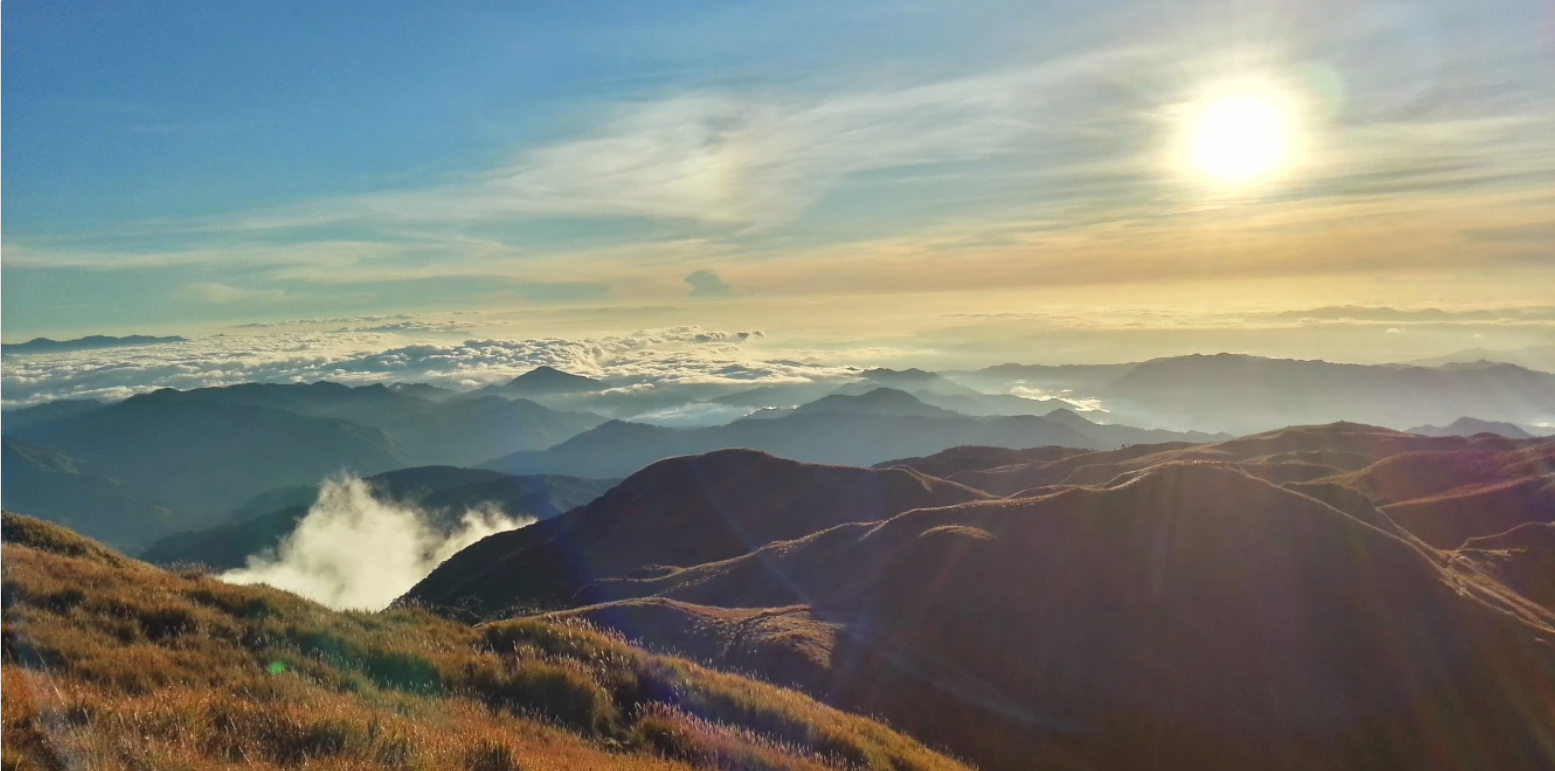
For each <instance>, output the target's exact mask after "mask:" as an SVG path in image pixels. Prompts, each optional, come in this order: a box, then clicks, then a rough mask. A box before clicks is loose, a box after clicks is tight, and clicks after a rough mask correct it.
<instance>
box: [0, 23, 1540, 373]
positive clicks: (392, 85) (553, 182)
mask: <svg viewBox="0 0 1555 771" xmlns="http://www.w3.org/2000/svg"><path fill="white" fill-rule="evenodd" d="M0 14H3V19H0V21H3V26H0V29H3V45H0V52H3V53H0V55H3V81H4V82H3V95H4V103H3V108H4V118H5V119H4V121H3V124H0V132H3V149H4V164H3V169H0V174H3V188H4V196H3V203H4V212H3V215H4V217H3V231H0V247H3V258H0V263H3V271H0V272H3V275H0V282H3V283H0V285H3V303H0V315H3V319H0V335H3V337H4V339H5V341H6V342H17V341H22V340H26V339H30V338H32V337H35V336H40V335H46V336H51V337H56V338H61V337H73V336H78V335H85V334H130V333H149V334H180V335H185V336H188V337H191V338H197V339H200V340H204V341H205V343H204V345H206V346H207V348H201V349H200V350H207V349H209V350H215V349H216V348H219V349H220V350H222V351H225V352H227V354H230V355H232V356H238V355H249V356H260V355H261V354H259V353H255V352H257V351H263V350H274V349H276V348H278V347H285V346H293V347H297V346H302V348H300V349H299V350H310V349H308V348H307V346H314V347H315V349H328V350H330V351H332V353H330V354H329V356H333V357H336V358H335V359H331V361H335V360H342V361H343V360H353V361H354V360H355V358H354V357H359V356H367V355H377V353H381V352H383V351H389V350H396V349H399V348H402V347H405V346H407V345H433V346H452V347H458V346H461V345H463V341H465V340H470V339H474V340H505V341H509V342H510V343H511V342H512V341H527V342H526V343H525V344H526V345H528V344H532V343H534V342H535V341H546V340H551V341H555V340H565V341H566V342H567V345H572V346H577V345H582V346H584V347H585V348H587V347H588V346H589V345H595V343H591V342H590V341H599V340H621V339H629V338H631V336H632V335H639V336H646V337H648V338H652V339H659V338H662V337H664V336H665V335H666V334H667V333H665V332H663V330H677V329H685V328H696V329H698V330H702V332H701V333H703V334H706V333H717V334H733V333H735V332H738V331H754V330H760V331H762V332H763V335H762V336H761V337H753V336H748V337H747V338H744V342H742V343H741V344H744V345H748V346H752V347H756V348H759V349H760V350H759V353H760V356H759V358H762V359H763V360H776V359H777V358H781V357H785V356H792V357H797V358H795V359H793V360H795V361H799V360H801V359H802V360H803V361H805V362H808V363H809V364H808V365H807V366H810V365H813V366H818V367H829V366H833V365H838V364H841V363H843V362H844V361H847V362H859V363H886V364H892V363H920V362H921V363H927V364H933V365H944V366H971V365H975V364H979V363H982V364H991V363H996V362H1000V361H1010V360H1022V361H1053V362H1066V361H1113V360H1132V359H1139V358H1147V357H1148V356H1150V355H1152V354H1170V353H1182V352H1191V351H1201V352H1214V351H1217V350H1236V351H1244V352H1253V353H1261V354H1266V355H1290V356H1305V357H1311V358H1317V357H1325V358H1333V359H1338V360H1354V361H1394V360H1403V359H1408V358H1410V357H1427V356H1431V355H1437V354H1441V353H1446V352H1449V351H1453V350H1458V349H1464V348H1471V347H1487V348H1491V349H1497V348H1506V349H1509V348H1517V347H1523V346H1538V345H1547V344H1550V343H1552V342H1555V331H1552V330H1555V313H1552V312H1551V311H1552V306H1555V299H1552V298H1555V0H1489V1H1488V2H1479V3H1462V2H1448V1H1447V0H1440V1H1436V0H1432V1H1424V2H1396V3H1393V2H1354V1H1353V0H1345V1H1344V2H1339V1H1338V0H1318V1H1317V2H1301V3H1297V2H1273V1H1258V0H1236V1H1228V2H1192V1H1189V2H1172V3H1163V2H1144V1H1142V0H1141V1H1137V2H1121V1H1119V0H1100V1H1097V0H1089V1H1087V2H1078V1H1071V0H1060V1H1059V2H1049V3H1029V2H999V1H992V2H977V1H975V0H974V1H970V2H958V3H929V2H922V1H921V0H882V1H880V2H870V3H836V2H810V1H809V0H798V1H797V2H785V3H747V2H693V1H690V0H684V1H673V2H661V3H631V2H578V3H502V2H492V3H476V2H446V3H435V4H432V3H409V2H393V1H390V2H380V3H371V4H343V3H341V4H320V3H301V2H278V1H269V2H223V3H209V2H159V1H155V0H148V2H138V3H122V2H117V3H115V2H68V3H66V2H44V1H42V0H33V1H31V2H11V3H6V4H4V6H3V7H0ZM1249 104H1251V105H1252V106H1251V108H1250V109H1251V110H1252V111H1253V112H1254V113H1258V114H1260V115H1261V114H1263V113H1260V112H1259V111H1260V110H1262V111H1264V112H1267V113H1268V115H1269V116H1272V117H1269V121H1268V122H1269V124H1270V125H1269V126H1267V127H1265V128H1263V129H1256V127H1255V129H1248V128H1247V124H1246V122H1245V121H1244V122H1242V123H1235V122H1233V123H1232V124H1230V126H1229V131H1228V130H1227V127H1226V126H1224V125H1219V126H1218V131H1217V130H1209V131H1207V130H1206V128H1205V127H1206V126H1209V125H1210V123H1209V122H1210V121H1211V118H1209V117H1206V116H1212V115H1215V114H1217V112H1216V111H1217V110H1221V108H1223V107H1225V106H1226V105H1230V106H1231V108H1232V110H1233V111H1235V110H1237V109H1241V107H1246V106H1247V105H1249ZM1244 112H1246V111H1245V110H1244ZM1211 128H1212V129H1214V128H1217V126H1211ZM1247 131H1253V133H1254V134H1256V136H1254V137H1253V139H1254V140H1257V141H1254V142H1253V143H1252V144H1251V145H1250V146H1249V147H1241V145H1239V144H1238V143H1240V142H1242V141H1243V140H1244V139H1245V137H1244V134H1246V133H1247ZM1258 142H1264V143H1265V144H1267V145H1268V146H1267V147H1264V146H1263V145H1260V144H1258ZM1236 152H1241V153H1243V155H1242V156H1238V155H1236ZM1205 153H1209V154H1210V159H1209V160H1208V161H1207V160H1206V159H1205V157H1204V154H1205ZM1228 153H1230V155H1228ZM1247 153H1252V154H1253V156H1255V157H1253V159H1252V161H1248V160H1247V157H1246V154H1247ZM1259 153H1264V155H1258V154H1259ZM1227 158H1230V159H1231V160H1230V161H1229V162H1232V163H1233V164H1236V163H1240V164H1241V165H1240V166H1236V165H1233V167H1232V168H1231V170H1230V171H1229V172H1227V173H1221V172H1223V171H1225V169H1224V168H1223V167H1224V163H1225V162H1227V161H1226V159H1227ZM1238 158H1241V160H1240V161H1238V160H1237V159H1238ZM1260 159H1261V160H1260ZM1261 161H1267V163H1262V165H1259V163H1261ZM1250 163H1251V165H1249V164H1250ZM1255 166H1256V167H1257V168H1256V170H1255V169H1254V167H1255ZM1217 170H1218V171H1217ZM1242 172H1245V174H1243V173H1242ZM1228 176H1229V177H1233V178H1227V177H1228ZM1345 306H1349V307H1352V308H1359V310H1354V309H1352V310H1351V311H1346V312H1342V313H1338V314H1336V313H1335V312H1333V311H1332V310H1331V309H1332V308H1335V307H1345ZM1324 309H1330V310H1324ZM1379 309H1393V310H1392V311H1391V312H1396V313H1399V314H1402V315H1401V316H1398V317H1386V318H1385V317H1384V316H1385V315H1386V314H1385V313H1384V311H1382V310H1379ZM1431 309H1437V310H1440V311H1442V312H1443V313H1445V314H1447V315H1446V316H1432V315H1430V314H1429V311H1430V310H1431ZM1379 313H1380V314H1383V316H1379V315H1378V314H1379ZM1281 314H1295V315H1283V316H1282V315H1281ZM1410 314H1415V315H1410ZM1487 314H1488V315H1487ZM383 317H394V318H395V319H397V320H395V321H391V322H381V321H373V320H366V321H362V319H379V318H383ZM342 319H344V320H346V321H344V322H342V321H340V320H342ZM386 324H398V325H400V326H398V327H395V328H389V329H383V328H382V327H385V326H386ZM340 330H344V331H345V332H346V333H348V334H344V335H342V334H340V333H339V332H340ZM653 330H659V331H658V332H655V331H653ZM674 334H678V333H674ZM277 335H280V337H276V336H277ZM330 335H335V337H330ZM363 335H368V336H372V335H377V336H379V337H368V338H363V337H362V336H363ZM265 336H270V339H267V340H265V341H262V342H255V341H256V340H258V339H259V338H261V337H265ZM623 336H624V337H623ZM693 336H694V335H693ZM341 337H348V338H350V339H351V340H352V341H353V342H352V343H351V344H350V345H347V346H344V347H341V346H339V345H336V343H333V342H330V341H332V340H339V339H340V338H341ZM234 341H242V342H234ZM720 344H721V345H722V344H727V343H726V342H725V343H720ZM211 346H214V348H212V347H211ZM597 348H598V346H597V345H596V349H597ZM526 350H527V349H526ZM375 351H376V352H377V353H375ZM186 353H187V352H185V353H180V354H179V355H180V356H184V355H186ZM227 354H223V355H227ZM731 355H732V354H731ZM805 357H808V358H805ZM304 358H306V357H304ZM212 361H213V359H209V358H207V359H204V360H202V361H201V362H200V365H199V366H200V367H201V368H203V369H204V370H209V369H210V368H211V367H213V366H216V365H214V364H212ZM526 362H527V360H526ZM528 363H535V362H528ZM8 366H10V369H11V372H10V373H8V374H7V376H6V386H7V387H8V388H14V387H17V386H18V384H20V383H21V382H22V381H19V380H17V379H16V377H19V375H15V373H16V371H17V370H18V368H19V367H20V365H19V364H16V363H12V362H8ZM71 366H72V367H75V366H77V365H76V364H72V365H71ZM82 366H84V365H82ZM92 366H105V367H106V366H112V365H111V364H104V363H102V362H97V363H95V364H92ZM158 366H174V364H170V363H168V362H162V363H160V364H158ZM13 375H15V376H13ZM38 377H45V378H46V376H45V375H38ZM7 401H8V402H9V401H10V399H9V398H8V399H7Z"/></svg>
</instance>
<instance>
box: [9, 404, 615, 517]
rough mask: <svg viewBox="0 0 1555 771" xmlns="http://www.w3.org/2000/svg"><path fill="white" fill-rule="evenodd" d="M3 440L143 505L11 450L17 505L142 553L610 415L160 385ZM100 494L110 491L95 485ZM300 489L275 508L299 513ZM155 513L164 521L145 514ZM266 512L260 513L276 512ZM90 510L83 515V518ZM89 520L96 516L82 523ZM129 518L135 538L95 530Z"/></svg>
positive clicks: (45, 409) (51, 413) (532, 443)
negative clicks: (308, 489)
mask: <svg viewBox="0 0 1555 771" xmlns="http://www.w3.org/2000/svg"><path fill="white" fill-rule="evenodd" d="M16 414H17V415H21V416H23V418H22V419H21V420H19V421H16V422H17V423H18V425H14V426H13V425H11V423H10V422H9V421H8V423H7V426H6V436H7V437H8V438H13V439H16V440H19V441H22V442H25V443H27V444H29V445H31V446H41V447H45V448H48V449H49V450H50V451H52V452H55V453H58V454H61V455H65V456H69V457H71V458H73V459H74V460H75V461H76V462H77V464H78V465H84V466H85V467H89V468H90V469H91V470H92V473H93V474H95V475H97V476H100V477H105V478H107V479H108V480H111V481H115V482H116V483H117V485H118V486H120V487H122V488H123V489H124V490H125V492H126V493H127V494H128V495H129V496H130V498H133V499H135V500H138V501H142V502H144V504H145V505H138V504H135V503H134V501H131V500H129V499H125V500H123V501H121V502H120V504H118V505H110V504H111V503H112V501H110V500H109V499H107V498H103V497H101V496H99V497H98V498H97V499H96V500H97V502H98V504H101V505H97V506H93V507H91V508H85V507H84V506H83V505H84V504H85V503H86V502H85V501H84V500H83V499H82V498H81V497H80V493H81V491H79V490H75V489H72V487H71V484H70V482H71V481H80V480H81V479H82V477H79V476H77V477H75V478H73V480H72V478H67V477H64V476H60V475H40V474H34V473H31V472H30V470H29V469H26V468H24V467H23V466H24V465H25V464H22V465H18V466H17V467H16V468H15V469H12V468H11V464H12V463H13V461H19V460H21V459H22V458H21V456H16V455H13V454H11V453H7V455H6V474H7V476H8V477H10V479H8V481H7V485H6V499H5V500H6V503H7V505H10V506H15V507H16V508H17V509H18V510H22V511H28V512H33V513H36V514H38V515H40V516H46V517H51V518H57V517H58V516H62V514H59V512H75V513H74V514H73V515H72V516H75V517H76V519H74V520H72V523H73V524H75V525H77V526H79V527H81V528H83V529H84V530H85V531H86V532H87V533H88V534H90V535H92V536H95V537H100V538H103V539H106V540H110V541H112V542H113V543H115V544H119V545H123V546H126V547H131V548H138V547H141V546H144V545H146V544H147V543H149V542H151V541H154V540H155V539H157V538H159V537H161V536H163V535H166V534H168V533H169V532H171V531H174V530H177V529H188V528H195V527H203V526H207V525H211V524H215V523H217V522H221V521H223V520H225V519H227V518H228V516H229V514H230V513H231V512H232V511H233V509H234V508H236V507H238V506H239V505H240V504H243V503H244V501H246V500H248V499H250V498H252V497H253V496H255V495H256V494H259V493H261V492H264V491H267V490H273V489H275V488H279V487H283V486H297V485H316V484H317V483H318V482H319V480H320V479H322V478H323V477H325V476H327V475H330V474H334V473H338V472H340V471H342V470H351V471H354V472H356V473H359V474H373V473H378V472H382V471H386V470H389V469H393V468H400V467H405V466H412V465H429V464H453V465H461V464H466V465H467V464H474V463H476V462H479V461H483V460H487V459H489V458H491V457H492V456H494V455H498V454H501V453H505V452H511V451H513V450H516V449H525V448H538V447H547V446H550V445H552V444H555V443H557V442H560V441H561V440H563V439H566V438H569V437H571V436H573V435H575V434H577V433H578V432H580V431H583V430H585V429H588V428H591V427H593V426H595V425H598V424H599V423H600V422H601V421H602V420H603V418H599V417H597V416H593V415H583V414H578V413H565V412H557V411H554V410H550V409H548V408H545V407H542V406H540V405H538V404H535V403H533V402H527V401H522V400H518V401H510V400H506V399H500V398H496V397H488V398H480V399H469V398H466V399H451V400H443V401H431V400H428V399H422V398H418V397H415V396H410V395H406V394H404V393H400V392H397V391H395V390H392V389H389V388H386V387H384V386H364V387H360V388H350V387H347V386H343V385H340V384H338V383H328V382H320V383H313V384H293V385H275V384H259V383H250V384H245V385H238V386H230V387H225V388H203V389H196V390H192V391H176V390H173V389H163V390H160V391H155V392H152V393H148V394H141V395H138V396H134V397H131V398H129V399H126V400H124V401H122V402H119V403H116V404H111V405H100V404H96V403H92V402H88V403H80V402H73V403H66V404H65V406H60V407H56V406H55V405H44V406H42V407H36V408H31V409H28V410H22V411H19V412H17V413H16ZM91 484H93V485H95V486H96V487H99V488H100V487H103V485H102V484H98V483H96V482H93V483H91ZM298 495H299V494H298V493H296V491H293V492H292V493H290V494H288V495H283V496H282V498H280V499H277V501H276V502H277V503H289V504H290V505H296V501H297V498H298ZM146 506H150V507H153V508H156V509H165V510H166V511H167V512H169V515H168V516H166V517H161V518H156V517H145V516H143V513H144V510H145V507H146ZM276 508H279V506H268V507H266V508H264V509H263V510H261V511H257V512H255V511H249V512H247V513H250V514H254V515H257V514H267V513H269V512H271V511H274V510H275V509H276ZM88 510H89V511H92V512H93V513H92V514H90V515H84V514H81V513H80V512H82V511H88ZM82 517H87V519H82ZM115 521H124V522H130V523H136V524H138V526H139V528H140V530H138V531H135V530H134V526H126V527H128V528H129V531H128V532H124V531H115V530H111V529H98V528H97V523H109V522H115Z"/></svg>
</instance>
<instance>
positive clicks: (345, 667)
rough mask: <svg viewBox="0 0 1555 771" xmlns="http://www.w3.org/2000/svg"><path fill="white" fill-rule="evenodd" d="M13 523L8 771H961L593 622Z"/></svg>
mask: <svg viewBox="0 0 1555 771" xmlns="http://www.w3.org/2000/svg"><path fill="white" fill-rule="evenodd" d="M4 529H5V540H6V545H5V547H4V559H3V563H4V590H3V605H4V632H3V638H4V647H3V654H4V658H3V665H4V666H3V672H4V674H3V680H4V686H3V687H4V693H3V697H0V701H3V713H4V714H3V737H4V740H3V745H4V749H3V755H0V757H3V762H0V768H4V769H24V768H28V769H56V768H57V769H63V768H80V767H86V768H92V769H110V770H111V769H190V770H198V769H212V768H225V767H231V766H243V767H245V768H299V767H304V766H306V767H307V768H310V769H334V768H340V769H344V768H394V769H480V770H481V771H503V770H505V769H518V768H523V769H564V768H565V769H581V768H622V769H670V768H687V767H693V768H726V769H732V768H741V769H747V768H753V769H824V768H882V769H884V768H889V769H896V770H898V771H906V770H907V769H925V770H929V769H954V768H961V766H959V765H958V764H956V763H955V762H953V761H950V760H948V759H946V758H944V757H943V756H940V755H937V754H934V753H932V752H930V751H929V750H927V749H925V748H924V747H923V746H921V745H919V744H917V743H916V742H914V741H912V740H910V739H907V738H905V737H903V736H902V735H900V734H898V733H895V732H893V731H891V730H890V729H888V728H886V727H884V726H882V725H880V724H878V723H875V722H872V721H869V720H867V719H864V718H861V717H857V716H854V715H849V714H846V713H842V712H838V711H836V710H833V709H831V708H828V707H825V706H823V705H820V704H818V703H816V702H814V701H812V700H810V699H808V698H806V697H804V696H802V695H800V694H797V693H795V692H793V691H787V690H783V689H779V688H776V687H773V686H769V685H765V684H762V683H758V682H755V681H752V680H749V679H745V678H742V677H737V676H734V675H730V674H724V673H719V672H715V671H712V670H708V669H704V668H702V667H699V666H697V665H694V664H691V663H689V662H686V661H684V660H681V659H675V658H669V657H664V656H655V655H650V654H647V653H644V652H643V651H641V650H639V649H636V648H633V647H631V646H629V645H627V644H625V643H624V642H622V641H621V640H620V639H618V638H613V637H608V636H606V635H603V634H600V633H598V632H595V631H592V630H591V629H590V628H587V627H583V626H578V625H563V624H555V623H549V622H545V621H539V620H520V621H509V622H500V623H496V624H489V625H484V626H480V627H470V626H465V625H461V624H457V623H453V622H449V621H445V620H443V619H439V618H437V617H434V616H432V615H431V614H429V613H426V612H423V611H420V610H416V609H398V610H393V611H387V612H384V613H378V614H368V613H338V612H334V611H330V610H327V609H325V608H323V607H322V606H319V605H316V604H313V603H310V602H307V601H305V600H302V599H300V598H298V597H296V596H294V595H290V594H287V593H284V592H280V591H276V590H273V589H268V588H265V587H238V586H229V585H226V584H222V583H220V582H218V581H215V580H214V579H211V578H209V577H206V576H201V575H194V574H177V573H169V572H165V571H162V570H159V569H156V568H153V567H150V566H148V565H145V564H144V563H139V562H135V561H132V560H129V559H127V558H124V557H122V556H120V555H118V554H116V553H114V552H111V551H109V550H107V549H105V548H103V547H101V546H98V545H97V544H95V543H92V542H90V541H87V540H85V539H82V538H80V537H78V536H76V535H75V534H73V533H70V532H69V531H67V530H64V529H63V528H59V527H57V526H54V525H49V524H46V523H43V522H40V521H38V520H33V519H30V518H26V517H17V516H13V515H6V517H5V521H4Z"/></svg>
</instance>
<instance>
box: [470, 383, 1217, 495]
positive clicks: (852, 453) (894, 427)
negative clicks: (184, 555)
mask: <svg viewBox="0 0 1555 771" xmlns="http://www.w3.org/2000/svg"><path fill="white" fill-rule="evenodd" d="M1146 437H1153V438H1154V439H1155V440H1156V441H1168V440H1172V439H1179V440H1187V441H1209V440H1212V439H1215V438H1217V437H1215V436H1212V435H1209V434H1183V433H1173V432H1165V431H1161V432H1149V431H1143V430H1141V429H1132V428H1125V427H1117V426H1098V425H1096V424H1093V423H1090V422H1088V421H1085V420H1084V419H1082V418H1079V417H1078V416H1076V415H1074V414H1073V413H1064V414H1060V415H1057V416H1055V417H1054V418H1052V419H1049V418H1045V417H1038V416H1034V415H1014V416H1009V417H972V416H967V415H962V414H959V413H956V412H953V411H950V410H945V409H942V408H939V407H934V406H931V405H928V404H925V403H923V402H922V401H920V400H919V399H918V398H916V397H915V396H913V395H912V394H909V393H907V392H905V391H899V390H896V389H892V388H875V389H873V390H871V391H868V392H866V393H863V394H860V395H857V396H852V395H847V394H832V395H830V396H826V397H823V398H821V399H819V400H817V401H814V402H811V403H809V404H805V405H801V406H800V407H798V408H795V409H793V410H783V411H773V412H769V413H757V414H755V415H752V416H750V417H747V418H744V419H742V420H737V421H735V422H733V423H730V424H728V425H724V426H713V427H709V428H695V429H682V428H664V427H659V426H649V425H643V424H639V423H626V422H622V421H610V422H608V423H605V424H603V425H601V426H599V427H598V428H595V429H592V430H590V431H586V432H584V433H582V434H579V435H578V436H575V437H573V438H571V439H568V440H567V441H565V442H562V443H561V444H558V445H556V446H554V447H551V448H550V449H547V450H539V451H521V452H517V453H513V454H510V455H507V456H504V457H501V458H497V459H495V460H493V461H490V462H488V463H486V464H485V467H486V468H492V469H496V470H498V471H505V472H508V473H512V474H571V475H574V476H583V477H591V478H604V477H620V476H625V475H627V474H630V473H632V472H633V471H635V470H637V469H640V468H642V467H644V466H646V465H648V464H649V463H652V462H654V461H657V460H660V459H663V458H669V457H674V456H677V455H690V454H695V453H701V452H709V451H711V450H718V449H726V448H737V447H743V448H750V449H756V450H763V451H766V452H770V453H773V454H774V455H780V456H782V457H785V458H793V459H795V460H802V461H807V462H812V463H836V464H846V465H865V466H867V465H871V464H874V463H878V462H879V461H882V460H886V459H888V458H890V457H893V456H900V455H902V454H907V453H913V454H929V453H933V452H938V451H940V450H943V449H946V448H949V447H955V446H957V445H985V446H994V447H1012V448H1020V447H1038V446H1044V445H1057V446H1063V447H1080V448H1090V449H1103V448H1109V447H1116V446H1119V445H1121V444H1126V443H1128V442H1130V441H1142V440H1145V439H1146ZM1219 438H1224V437H1219Z"/></svg>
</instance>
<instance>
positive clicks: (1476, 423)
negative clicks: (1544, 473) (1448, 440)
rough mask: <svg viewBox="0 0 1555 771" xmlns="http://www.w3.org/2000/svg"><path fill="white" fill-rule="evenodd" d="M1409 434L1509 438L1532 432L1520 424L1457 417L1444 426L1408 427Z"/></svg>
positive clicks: (1523, 435)
mask: <svg viewBox="0 0 1555 771" xmlns="http://www.w3.org/2000/svg"><path fill="white" fill-rule="evenodd" d="M1409 433H1411V434H1420V435H1421V436H1473V435H1475V434H1495V435H1497V436H1504V437H1508V438H1510V439H1531V438H1533V436H1534V435H1533V434H1531V433H1529V432H1528V430H1527V429H1524V428H1523V427H1522V426H1516V425H1513V424H1511V423H1500V422H1497V421H1494V420H1480V419H1479V418H1467V417H1465V418H1458V419H1457V420H1454V421H1453V422H1451V423H1449V424H1447V425H1445V426H1415V427H1414V428H1411V429H1409Z"/></svg>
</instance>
